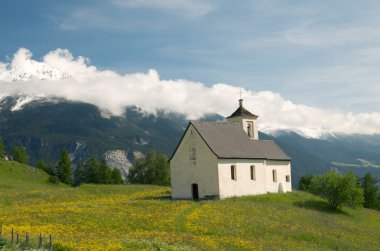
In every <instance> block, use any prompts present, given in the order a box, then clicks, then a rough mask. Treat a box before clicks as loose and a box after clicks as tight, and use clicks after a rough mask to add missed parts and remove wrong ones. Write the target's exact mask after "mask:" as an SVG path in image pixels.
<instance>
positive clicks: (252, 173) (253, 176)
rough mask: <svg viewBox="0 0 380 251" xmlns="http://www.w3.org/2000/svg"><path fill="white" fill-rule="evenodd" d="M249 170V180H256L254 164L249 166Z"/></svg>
mask: <svg viewBox="0 0 380 251" xmlns="http://www.w3.org/2000/svg"><path fill="white" fill-rule="evenodd" d="M250 169H251V170H250V171H251V180H256V168H255V166H254V165H252V166H250Z"/></svg>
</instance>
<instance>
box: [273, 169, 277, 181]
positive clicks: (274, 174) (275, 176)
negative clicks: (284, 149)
mask: <svg viewBox="0 0 380 251" xmlns="http://www.w3.org/2000/svg"><path fill="white" fill-rule="evenodd" d="M272 175H273V182H277V170H276V169H273V171H272Z"/></svg>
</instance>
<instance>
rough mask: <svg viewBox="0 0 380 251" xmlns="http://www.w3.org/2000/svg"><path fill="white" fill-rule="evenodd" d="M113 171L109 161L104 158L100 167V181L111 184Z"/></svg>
mask: <svg viewBox="0 0 380 251" xmlns="http://www.w3.org/2000/svg"><path fill="white" fill-rule="evenodd" d="M111 175H112V171H111V169H110V168H109V167H108V166H107V163H106V162H105V161H104V160H103V161H102V163H101V164H100V168H99V183H100V184H110V183H111V182H112V177H111Z"/></svg>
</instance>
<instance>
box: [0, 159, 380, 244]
mask: <svg viewBox="0 0 380 251" xmlns="http://www.w3.org/2000/svg"><path fill="white" fill-rule="evenodd" d="M12 163H13V162H9V161H4V160H0V194H1V197H0V219H2V222H1V224H2V227H3V237H4V238H6V239H7V240H9V241H10V239H11V230H12V228H13V229H14V231H15V232H16V233H19V234H21V235H24V234H25V232H28V233H29V234H30V236H31V241H30V244H31V245H36V241H35V240H36V236H38V234H39V233H42V234H43V236H47V235H48V234H52V236H53V240H54V243H55V244H60V245H61V246H63V247H67V248H71V249H72V250H94V251H96V250H158V249H160V250H252V249H255V250H256V249H257V250H374V249H376V247H379V246H380V232H379V229H380V212H378V211H374V210H368V209H358V210H352V209H348V208H343V210H342V211H338V212H332V211H331V210H329V209H328V208H327V203H326V201H324V200H322V199H320V198H318V197H316V196H313V195H311V194H308V193H303V192H292V193H287V194H267V195H260V196H248V197H243V198H232V199H226V200H210V201H201V202H196V201H171V200H170V199H169V196H170V189H169V188H167V187H159V186H148V185H83V186H80V187H77V188H73V187H67V186H61V187H57V186H56V185H46V184H45V183H44V179H39V178H36V179H31V180H30V181H29V182H28V183H25V185H24V187H23V188H22V189H20V187H18V186H11V187H4V186H2V184H4V183H3V181H4V179H3V176H2V174H5V173H6V174H7V179H8V180H9V183H7V184H5V185H8V184H12V181H11V180H12V179H13V178H14V179H15V180H14V182H17V181H18V180H20V176H19V174H22V173H23V172H26V173H25V174H28V175H30V174H31V172H34V171H35V169H33V168H31V167H26V166H24V165H15V166H14V167H13V171H14V174H16V175H15V176H12V175H10V174H9V175H8V173H9V165H11V164H12ZM30 170H33V171H30ZM37 171H38V170H37ZM94 230H99V231H94ZM78 237H80V238H78ZM65 250H66V249H65Z"/></svg>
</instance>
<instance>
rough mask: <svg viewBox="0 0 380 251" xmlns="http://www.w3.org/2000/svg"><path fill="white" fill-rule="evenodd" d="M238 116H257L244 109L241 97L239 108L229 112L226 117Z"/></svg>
mask: <svg viewBox="0 0 380 251" xmlns="http://www.w3.org/2000/svg"><path fill="white" fill-rule="evenodd" d="M239 116H244V117H246V116H248V117H256V118H257V117H258V116H257V115H255V114H252V113H251V112H250V111H248V110H247V109H245V108H244V107H243V99H241V98H240V99H239V108H238V109H237V110H236V111H235V112H234V113H232V114H231V116H229V117H227V118H232V117H239Z"/></svg>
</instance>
